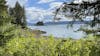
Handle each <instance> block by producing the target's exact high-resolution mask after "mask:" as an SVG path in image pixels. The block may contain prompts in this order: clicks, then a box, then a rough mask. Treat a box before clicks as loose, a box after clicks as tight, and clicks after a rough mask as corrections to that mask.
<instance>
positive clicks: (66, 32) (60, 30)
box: [28, 24, 85, 39]
mask: <svg viewBox="0 0 100 56" xmlns="http://www.w3.org/2000/svg"><path fill="white" fill-rule="evenodd" d="M67 25H68V24H50V25H49V24H47V25H43V26H35V25H34V24H32V25H30V24H29V25H28V27H29V28H31V29H33V30H34V29H37V30H42V31H45V32H46V34H43V35H44V36H50V35H52V36H54V37H58V38H67V37H71V38H74V39H79V38H82V37H84V36H85V34H84V32H82V31H78V32H76V30H78V29H79V28H80V25H81V24H74V25H73V27H69V28H68V27H67Z"/></svg>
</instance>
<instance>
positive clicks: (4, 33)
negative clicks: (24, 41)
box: [0, 0, 15, 45]
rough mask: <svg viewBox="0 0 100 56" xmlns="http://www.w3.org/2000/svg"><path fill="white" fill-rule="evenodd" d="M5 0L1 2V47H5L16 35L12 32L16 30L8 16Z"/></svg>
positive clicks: (0, 0)
mask: <svg viewBox="0 0 100 56" xmlns="http://www.w3.org/2000/svg"><path fill="white" fill-rule="evenodd" d="M5 4H6V1H5V0H0V45H3V44H4V43H5V42H6V41H8V40H9V39H10V38H11V37H12V36H13V35H14V34H13V33H12V31H13V30H14V29H15V28H14V25H12V24H11V20H12V18H11V17H10V16H9V15H8V12H7V6H6V5H5Z"/></svg>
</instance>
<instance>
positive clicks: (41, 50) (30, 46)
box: [0, 36, 100, 56]
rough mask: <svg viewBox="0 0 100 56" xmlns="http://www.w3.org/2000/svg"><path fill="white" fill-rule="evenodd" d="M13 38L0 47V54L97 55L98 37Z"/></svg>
mask: <svg viewBox="0 0 100 56" xmlns="http://www.w3.org/2000/svg"><path fill="white" fill-rule="evenodd" d="M64 40H66V41H63V40H62V39H55V38H53V37H52V36H50V37H48V38H43V37H42V38H38V39H37V38H33V37H28V38H23V37H22V38H13V39H11V40H10V41H9V42H7V43H6V46H5V47H1V48H0V56H99V55H100V45H99V42H100V39H95V38H94V37H93V39H89V38H86V39H79V40H73V39H70V38H68V39H64Z"/></svg>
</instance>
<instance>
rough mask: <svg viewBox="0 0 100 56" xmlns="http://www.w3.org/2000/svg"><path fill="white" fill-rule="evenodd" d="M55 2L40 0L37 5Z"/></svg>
mask: <svg viewBox="0 0 100 56" xmlns="http://www.w3.org/2000/svg"><path fill="white" fill-rule="evenodd" d="M53 1H55V0H40V1H39V2H38V3H39V4H40V3H49V2H53Z"/></svg>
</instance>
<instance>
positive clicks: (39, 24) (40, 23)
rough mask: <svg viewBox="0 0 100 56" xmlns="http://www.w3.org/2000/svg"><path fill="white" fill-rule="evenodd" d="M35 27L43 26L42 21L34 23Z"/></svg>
mask: <svg viewBox="0 0 100 56" xmlns="http://www.w3.org/2000/svg"><path fill="white" fill-rule="evenodd" d="M36 25H37V26H42V25H44V23H43V22H42V21H39V22H37V23H36Z"/></svg>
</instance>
